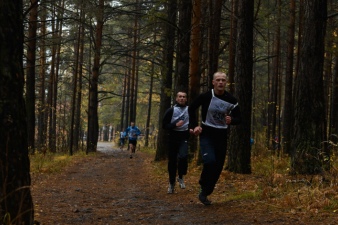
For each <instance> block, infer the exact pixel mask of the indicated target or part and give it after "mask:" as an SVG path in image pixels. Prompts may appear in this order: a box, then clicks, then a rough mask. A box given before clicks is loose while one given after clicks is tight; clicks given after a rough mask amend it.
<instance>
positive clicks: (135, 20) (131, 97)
mask: <svg viewBox="0 0 338 225" xmlns="http://www.w3.org/2000/svg"><path fill="white" fill-rule="evenodd" d="M137 4H138V0H136V6H135V10H136V11H137V8H138V7H137ZM136 40H137V15H135V16H134V27H133V59H132V69H131V89H130V122H135V121H134V119H135V111H134V94H135V73H136V52H137V50H136Z"/></svg>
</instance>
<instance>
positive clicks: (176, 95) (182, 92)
mask: <svg viewBox="0 0 338 225" xmlns="http://www.w3.org/2000/svg"><path fill="white" fill-rule="evenodd" d="M180 92H181V93H184V94H185V97H188V95H187V93H186V92H185V91H178V92H177V94H176V97H177V96H178V93H180Z"/></svg>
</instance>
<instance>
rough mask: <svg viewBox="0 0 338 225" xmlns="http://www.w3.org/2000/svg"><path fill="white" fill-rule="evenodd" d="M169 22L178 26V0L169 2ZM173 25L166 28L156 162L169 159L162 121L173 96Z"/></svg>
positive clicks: (169, 0)
mask: <svg viewBox="0 0 338 225" xmlns="http://www.w3.org/2000/svg"><path fill="white" fill-rule="evenodd" d="M167 4H168V21H169V22H170V23H171V24H176V9H177V3H176V0H168V3H167ZM171 24H168V25H167V26H166V30H165V41H166V45H165V48H164V63H165V66H164V67H163V68H162V71H161V82H162V84H161V96H160V113H159V123H158V124H159V131H158V136H157V148H156V156H155V160H156V161H159V160H164V159H166V158H167V154H166V149H167V131H165V130H163V129H162V119H163V116H164V113H165V111H166V110H167V109H168V108H169V107H170V106H171V95H172V73H173V57H174V46H175V28H174V26H172V25H171Z"/></svg>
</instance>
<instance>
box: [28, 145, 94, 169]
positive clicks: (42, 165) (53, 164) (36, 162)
mask: <svg viewBox="0 0 338 225" xmlns="http://www.w3.org/2000/svg"><path fill="white" fill-rule="evenodd" d="M92 155H93V153H90V154H89V155H88V156H92ZM81 157H87V155H86V153H85V152H83V151H79V152H77V153H75V154H74V155H73V156H69V155H68V154H63V153H51V152H46V153H45V154H44V153H39V152H37V153H36V154H34V155H30V157H29V158H30V163H31V166H30V169H31V172H32V173H46V174H52V173H57V172H60V171H63V170H64V169H65V168H66V167H67V166H68V165H70V164H71V163H73V162H74V161H76V160H77V159H78V158H81Z"/></svg>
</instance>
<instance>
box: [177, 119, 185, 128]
mask: <svg viewBox="0 0 338 225" xmlns="http://www.w3.org/2000/svg"><path fill="white" fill-rule="evenodd" d="M183 123H184V122H183V120H180V122H178V123H176V127H180V126H182V125H183Z"/></svg>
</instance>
